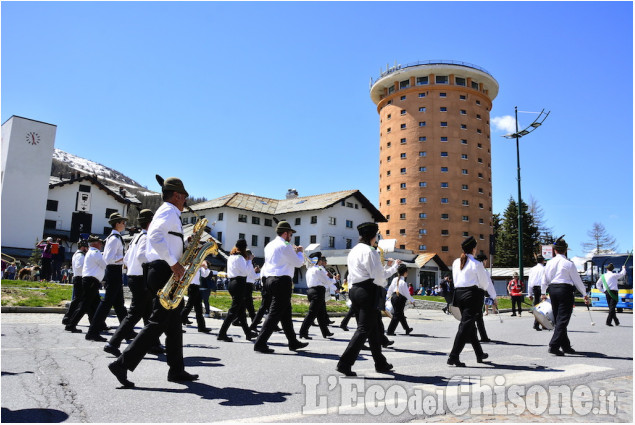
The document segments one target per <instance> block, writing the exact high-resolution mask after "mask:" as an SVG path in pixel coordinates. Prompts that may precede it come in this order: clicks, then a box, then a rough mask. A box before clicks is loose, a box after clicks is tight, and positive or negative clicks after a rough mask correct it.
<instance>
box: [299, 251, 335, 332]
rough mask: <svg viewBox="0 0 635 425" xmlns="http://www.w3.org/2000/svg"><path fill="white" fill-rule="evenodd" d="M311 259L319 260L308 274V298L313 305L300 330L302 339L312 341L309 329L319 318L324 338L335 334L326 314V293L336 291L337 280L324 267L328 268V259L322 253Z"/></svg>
mask: <svg viewBox="0 0 635 425" xmlns="http://www.w3.org/2000/svg"><path fill="white" fill-rule="evenodd" d="M310 258H317V264H316V265H315V266H314V267H311V268H309V269H308V270H307V272H306V280H307V286H308V287H309V289H308V291H307V298H308V300H309V302H310V303H311V304H310V305H309V313H308V314H307V316H306V317H305V318H304V321H303V322H302V327H301V328H300V338H304V339H311V337H310V336H309V328H310V327H311V324H313V320H314V319H315V318H316V317H317V321H318V324H319V325H320V330H321V331H322V336H323V337H324V338H328V337H329V336H332V335H333V334H332V333H331V332H330V331H329V322H328V321H329V318H328V315H327V314H326V301H325V294H326V291H330V290H331V289H335V279H334V278H333V275H331V273H329V272H327V271H326V269H325V268H324V266H326V257H323V256H322V253H321V252H314V253H313V254H311V255H310Z"/></svg>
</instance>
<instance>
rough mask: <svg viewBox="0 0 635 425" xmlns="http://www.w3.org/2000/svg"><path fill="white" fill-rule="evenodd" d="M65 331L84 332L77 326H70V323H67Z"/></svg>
mask: <svg viewBox="0 0 635 425" xmlns="http://www.w3.org/2000/svg"><path fill="white" fill-rule="evenodd" d="M64 330H65V331H68V332H72V333H74V334H80V333H82V330H81V329H77V328H76V327H75V326H70V325H66V327H65V328H64Z"/></svg>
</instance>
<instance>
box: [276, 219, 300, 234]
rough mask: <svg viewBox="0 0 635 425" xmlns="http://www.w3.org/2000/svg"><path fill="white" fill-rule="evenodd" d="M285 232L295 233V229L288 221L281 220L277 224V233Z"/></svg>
mask: <svg viewBox="0 0 635 425" xmlns="http://www.w3.org/2000/svg"><path fill="white" fill-rule="evenodd" d="M284 232H291V233H295V230H293V229H292V228H291V225H290V224H289V223H288V222H286V221H284V220H282V221H281V222H279V223H278V225H277V226H276V233H277V234H282V233H284Z"/></svg>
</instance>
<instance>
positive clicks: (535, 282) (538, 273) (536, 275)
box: [527, 263, 545, 296]
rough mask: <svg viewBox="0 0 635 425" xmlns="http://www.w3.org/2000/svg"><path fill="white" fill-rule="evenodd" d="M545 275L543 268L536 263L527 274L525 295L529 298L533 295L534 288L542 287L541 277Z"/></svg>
mask: <svg viewBox="0 0 635 425" xmlns="http://www.w3.org/2000/svg"><path fill="white" fill-rule="evenodd" d="M544 274H545V266H544V265H542V264H540V263H538V264H536V265H535V266H534V267H532V268H531V271H530V272H529V283H528V284H527V293H528V294H529V295H530V296H533V295H534V286H541V285H542V277H543V275H544Z"/></svg>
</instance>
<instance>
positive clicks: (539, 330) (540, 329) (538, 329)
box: [534, 326, 542, 332]
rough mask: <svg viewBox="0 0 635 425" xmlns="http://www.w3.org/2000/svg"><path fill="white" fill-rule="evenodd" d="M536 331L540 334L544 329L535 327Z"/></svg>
mask: <svg viewBox="0 0 635 425" xmlns="http://www.w3.org/2000/svg"><path fill="white" fill-rule="evenodd" d="M534 329H535V330H537V331H538V332H541V331H542V328H541V327H540V326H534Z"/></svg>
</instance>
